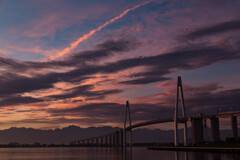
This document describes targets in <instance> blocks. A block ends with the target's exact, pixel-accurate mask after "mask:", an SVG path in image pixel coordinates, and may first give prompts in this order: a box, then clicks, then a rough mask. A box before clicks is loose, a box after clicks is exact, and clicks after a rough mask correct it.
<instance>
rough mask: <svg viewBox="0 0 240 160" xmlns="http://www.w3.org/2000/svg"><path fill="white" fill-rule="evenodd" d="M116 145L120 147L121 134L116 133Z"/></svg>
mask: <svg viewBox="0 0 240 160" xmlns="http://www.w3.org/2000/svg"><path fill="white" fill-rule="evenodd" d="M115 144H116V147H119V132H116V136H115Z"/></svg>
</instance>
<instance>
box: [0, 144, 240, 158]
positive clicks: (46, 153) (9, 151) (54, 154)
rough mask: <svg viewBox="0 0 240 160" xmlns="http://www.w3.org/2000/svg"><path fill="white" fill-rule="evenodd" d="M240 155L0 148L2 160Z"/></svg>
mask: <svg viewBox="0 0 240 160" xmlns="http://www.w3.org/2000/svg"><path fill="white" fill-rule="evenodd" d="M239 159H240V154H216V153H206V152H175V151H159V150H147V149H146V148H143V147H134V148H132V149H130V148H128V149H126V150H121V149H113V148H87V147H85V148H0V160H239Z"/></svg>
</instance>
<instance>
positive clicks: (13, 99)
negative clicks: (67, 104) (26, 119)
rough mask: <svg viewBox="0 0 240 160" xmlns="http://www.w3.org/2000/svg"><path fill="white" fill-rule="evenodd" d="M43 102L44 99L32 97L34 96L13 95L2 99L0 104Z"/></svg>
mask: <svg viewBox="0 0 240 160" xmlns="http://www.w3.org/2000/svg"><path fill="white" fill-rule="evenodd" d="M38 102H43V100H42V99H38V98H32V97H22V96H12V97H8V98H4V99H2V100H0V106H1V107H3V106H14V105H21V104H31V103H38Z"/></svg>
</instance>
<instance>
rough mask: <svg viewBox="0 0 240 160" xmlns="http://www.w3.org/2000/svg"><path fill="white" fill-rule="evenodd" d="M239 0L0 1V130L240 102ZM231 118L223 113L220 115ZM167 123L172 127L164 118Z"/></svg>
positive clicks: (112, 121)
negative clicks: (179, 98)
mask: <svg viewBox="0 0 240 160" xmlns="http://www.w3.org/2000/svg"><path fill="white" fill-rule="evenodd" d="M239 7H240V1H239V0H211V1H209V0H191V1H188V0H165V1H164V0H150V1H146V0H118V1H117V0H78V1H76V0H51V1H49V0H21V1H20V0H0V66H1V68H0V124H1V125H0V129H6V128H10V127H32V128H38V129H48V128H57V127H59V128H62V127H65V126H69V125H77V126H81V127H89V126H114V127H121V126H122V121H123V111H124V105H125V101H126V100H129V102H130V108H131V112H132V121H133V123H137V122H141V121H144V120H153V119H157V118H169V117H173V109H174V104H175V94H176V79H177V76H181V77H182V81H183V89H184V94H185V95H184V96H185V99H186V110H187V115H196V114H199V113H204V114H210V113H216V112H217V110H218V109H222V111H235V110H240V75H239V73H240V9H239ZM226 125H227V122H226ZM162 128H163V129H168V126H167V125H165V127H164V126H163V127H162Z"/></svg>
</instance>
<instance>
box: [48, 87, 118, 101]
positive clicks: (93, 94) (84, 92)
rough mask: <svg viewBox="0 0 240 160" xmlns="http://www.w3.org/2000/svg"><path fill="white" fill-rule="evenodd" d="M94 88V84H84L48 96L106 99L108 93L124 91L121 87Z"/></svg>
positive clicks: (55, 97)
mask: <svg viewBox="0 0 240 160" xmlns="http://www.w3.org/2000/svg"><path fill="white" fill-rule="evenodd" d="M92 89H93V86H92V85H84V86H79V87H75V88H73V89H69V90H66V91H67V92H68V93H64V94H58V95H52V96H48V97H49V98H54V99H67V98H74V97H79V96H83V97H87V99H88V100H90V99H104V98H105V97H106V96H107V95H110V94H117V93H121V92H122V90H119V89H113V90H100V91H91V90H92Z"/></svg>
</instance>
